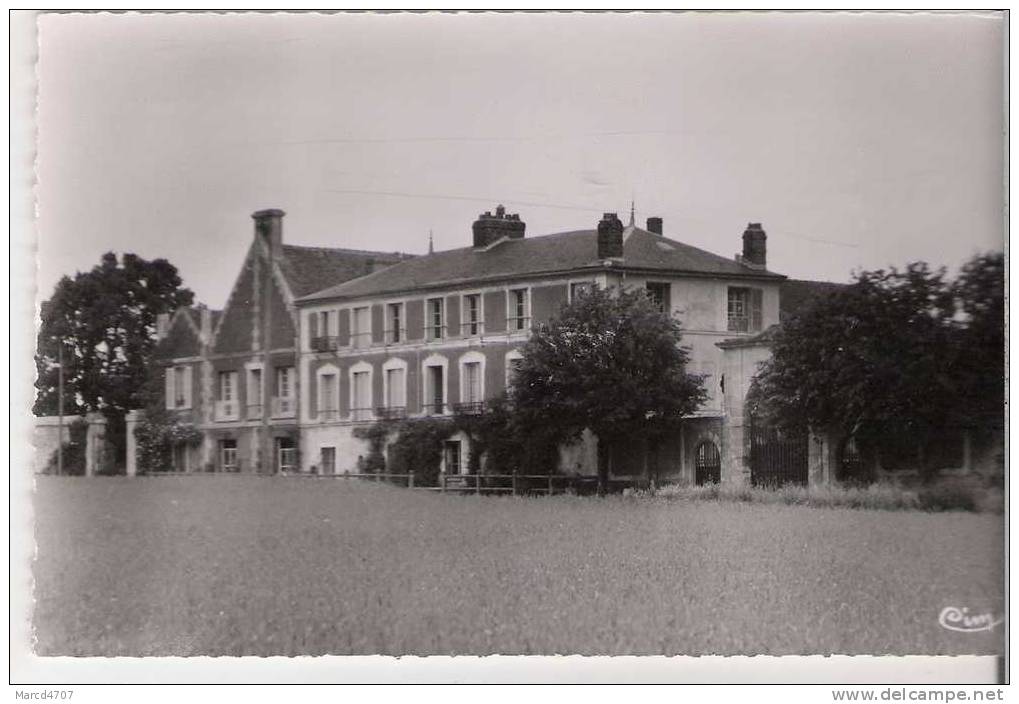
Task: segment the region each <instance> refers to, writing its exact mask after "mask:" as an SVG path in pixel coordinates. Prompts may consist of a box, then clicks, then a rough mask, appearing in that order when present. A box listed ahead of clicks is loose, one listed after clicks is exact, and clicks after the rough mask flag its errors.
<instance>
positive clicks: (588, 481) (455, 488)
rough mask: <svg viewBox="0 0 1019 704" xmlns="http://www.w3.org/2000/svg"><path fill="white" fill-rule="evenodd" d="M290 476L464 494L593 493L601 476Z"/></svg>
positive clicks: (617, 483)
mask: <svg viewBox="0 0 1019 704" xmlns="http://www.w3.org/2000/svg"><path fill="white" fill-rule="evenodd" d="M287 476H290V477H305V478H308V479H341V480H342V479H359V480H363V481H375V482H386V483H389V484H395V485H397V486H402V487H406V488H408V489H417V490H423V491H438V492H440V493H461V494H512V495H513V496H517V495H520V494H545V495H548V496H552V495H553V494H565V493H568V492H570V491H571V490H572V492H574V493H577V494H594V493H597V491H598V477H596V476H578V475H563V474H446V473H445V472H440V473H439V480H438V485H437V486H422V485H421V484H419V483H418V482H417V481H416V478H417V475H416V473H414V472H409V473H404V474H396V473H388V472H379V473H366V472H345V473H342V474H306V473H293V474H287ZM607 484H608V488H611V489H616V490H618V489H623V488H634V489H644V488H647V487H648V486H649V484H650V480H648V479H647V478H645V477H616V478H613V479H610V480H609V481H608V482H607Z"/></svg>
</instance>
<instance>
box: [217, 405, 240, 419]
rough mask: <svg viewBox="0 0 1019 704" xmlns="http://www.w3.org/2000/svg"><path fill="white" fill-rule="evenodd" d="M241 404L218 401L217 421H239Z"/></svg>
mask: <svg viewBox="0 0 1019 704" xmlns="http://www.w3.org/2000/svg"><path fill="white" fill-rule="evenodd" d="M239 417H240V404H239V403H237V402H236V401H216V420H238V419H239Z"/></svg>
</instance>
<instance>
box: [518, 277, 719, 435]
mask: <svg viewBox="0 0 1019 704" xmlns="http://www.w3.org/2000/svg"><path fill="white" fill-rule="evenodd" d="M681 341H682V331H681V328H680V324H679V321H678V320H676V319H675V318H672V317H670V316H669V315H668V314H666V313H663V312H661V311H659V309H658V308H657V307H656V306H655V304H654V303H653V302H652V301H651V300H650V299H649V298H648V297H647V296H646V294H645V293H644V292H643V291H639V290H615V289H613V290H610V291H606V290H601V289H598V288H595V289H593V290H591V291H590V292H589V293H586V294H582V295H579V296H578V297H577V298H576V300H574V301H573V302H572V303H571V304H570V305H568V306H566V307H564V308H563V310H562V311H561V312H560V313H559V315H558V316H557V317H555V318H554V319H552V320H551V321H550V322H549V323H548V324H547V325H545V326H542V327H540V328H538V329H536V330H535V331H534V333H533V334H532V335H531V338H530V339H529V340H528V342H527V344H526V345H525V346H524V348H523V350H522V352H523V359H522V360H521V362H520V366H519V368H518V370H517V373H516V376H515V380H514V384H513V395H512V401H513V404H514V407H515V410H516V412H517V413H518V414H520V416H521V417H522V420H523V422H524V425H525V427H530V428H534V429H536V430H540V431H541V433H542V435H544V436H551V437H555V438H557V439H559V440H570V439H574V438H576V437H578V436H579V435H580V433H581V432H582V431H583V430H584V429H585V428H589V429H591V431H593V432H594V433H595V434H596V435H597V436H598V437H599V439H600V440H601V441H603V442H600V443H599V447H602V445H603V444H607V443H609V442H611V441H612V440H613V439H614V438H619V437H622V436H627V437H653V436H655V435H656V434H658V433H662V432H666V431H667V430H669V429H674V428H676V427H677V426H678V424H679V423H680V422H681V420H682V418H683V417H684V416H685V415H688V414H690V413H691V412H693V411H694V410H695V409H696V408H697V407H698V406H699V405H700V404H701V403H702V402H703V401H704V399H705V397H706V393H705V391H704V388H703V385H702V379H701V378H700V377H698V376H695V375H691V374H688V373H687V371H686V367H687V362H688V361H689V353H688V351H687V350H686V348H684V347H682V346H681V345H680V343H681Z"/></svg>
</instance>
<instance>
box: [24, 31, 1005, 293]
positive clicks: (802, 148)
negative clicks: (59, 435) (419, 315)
mask: <svg viewBox="0 0 1019 704" xmlns="http://www.w3.org/2000/svg"><path fill="white" fill-rule="evenodd" d="M39 28H40V64H39V74H38V75H39V81H40V95H39V122H38V125H39V155H38V158H39V160H38V178H39V184H38V190H37V195H38V212H39V221H38V229H39V287H40V291H39V292H40V295H41V296H42V297H48V296H49V295H50V293H51V291H52V287H53V285H54V283H55V282H56V280H57V279H58V278H59V277H60V276H61V275H63V274H73V273H74V272H75V271H77V270H80V269H88V268H90V267H91V266H92V265H94V264H95V263H97V262H98V260H99V257H100V255H101V254H102V253H103V252H104V251H107V250H114V251H116V252H118V253H119V252H124V251H132V252H136V253H138V254H140V255H141V256H144V257H146V258H154V257H165V258H167V259H169V260H170V261H171V262H173V263H174V264H175V265H176V266H177V267H178V268H179V269H180V271H181V274H182V276H183V278H184V281H185V284H186V285H187V286H189V287H191V288H192V289H193V290H194V291H195V293H196V294H197V297H198V299H199V300H201V301H204V302H207V303H208V304H210V305H212V306H214V307H220V306H222V305H223V304H224V302H225V300H226V296H227V294H228V293H229V289H230V287H231V286H232V284H233V281H234V278H235V277H236V275H237V272H238V270H239V267H240V265H241V260H242V257H243V254H244V252H245V250H246V248H247V247H248V245H249V243H250V240H251V237H252V233H253V227H252V221H251V218H250V214H251V213H252V211H254V210H257V209H261V208H269V207H277V208H282V209H284V210H285V211H286V212H287V216H286V219H285V222H284V239H285V241H286V242H289V243H293V244H305V245H320V246H341V247H355V248H364V249H379V250H386V251H389V250H401V251H408V252H418V253H420V252H424V251H425V250H426V248H427V240H428V231H429V230H433V231H434V236H435V244H436V248H437V249H447V248H453V247H461V246H465V245H468V244H469V243H470V237H471V235H470V226H471V222H472V221H473V220H474V218H475V217H476V216H477V214H478V213H479V212H482V211H484V210H488V209H492V208H494V207H495V205H496V204H498V203H504V204H505V205H506V206H507V207H508V209H509V210H510V211H511V212H519V213H520V215H521V218H522V219H523V220H524V221H526V223H527V234H528V236H531V235H540V234H545V233H549V232H556V231H562V230H569V229H580V228H585V227H593V226H594V225H595V223H596V222H597V220H598V218H599V217H600V214H601V213H602V212H605V211H617V212H619V214H620V216H621V217H623V219H624V220H625V219H626V218H627V217H628V211H629V207H630V201H631V198H632V199H634V200H635V201H636V210H637V218H638V222H643V221H644V219H645V218H646V217H647V216H650V215H659V216H662V217H663V218H664V220H665V234H666V235H668V236H669V237H672V238H675V239H678V240H680V241H683V242H687V243H690V244H693V245H695V246H698V247H702V248H705V249H708V250H710V251H713V252H716V253H718V254H722V255H725V256H732V255H733V254H734V253H736V252H737V251H739V249H740V246H741V240H740V237H741V234H742V232H743V229H744V227H745V226H746V224H747V222H750V221H753V222H761V223H763V225H764V228H765V230H766V231H767V233H768V264H769V268H771V269H773V270H775V271H778V272H780V273H783V274H787V275H789V276H791V277H796V278H813V279H828V280H835V281H844V280H846V279H847V278H848V276H849V274H850V272H851V270H853V269H854V268H859V267H864V268H875V267H880V266H886V265H889V264H903V263H905V262H908V261H911V260H915V259H924V260H927V261H929V262H932V263H936V264H946V265H949V266H952V267H954V266H957V265H958V264H959V263H961V262H962V261H963V260H965V259H966V258H968V257H969V256H971V255H972V254H974V253H976V252H979V251H986V250H988V249H1001V248H1002V246H1003V224H1002V222H1003V220H1002V218H1003V206H1002V199H1003V196H1002V182H1003V177H1002V170H1003V164H1004V159H1003V144H1004V142H1003V136H1002V134H1003V130H1004V120H1003V65H1002V61H1003V43H1002V42H1003V21H1002V19H1001V18H1000V16H994V15H968V16H967V15H930V14H907V15H902V14H898V15H896V14H886V15H878V14H847V13H838V14H835V13H832V14H795V15H794V14H779V13H765V14H761V13H756V14H754V13H741V14H711V15H706V14H664V15H663V14H659V15H654V16H651V15H646V14H633V15H609V14H586V15H581V14H576V15H552V14H545V15H536V14H526V15H524V14H520V15H493V14H484V15H435V14H431V15H427V14H425V15H421V14H419V15H371V14H364V15H337V16H319V15H288V16H284V15H272V14H264V15H255V14H247V15H225V16H224V15H199V16H195V15H124V16H118V15H51V16H44V17H43V18H42V19H41V20H40V23H39Z"/></svg>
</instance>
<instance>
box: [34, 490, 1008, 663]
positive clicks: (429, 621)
mask: <svg viewBox="0 0 1019 704" xmlns="http://www.w3.org/2000/svg"><path fill="white" fill-rule="evenodd" d="M34 508H35V512H36V525H37V528H36V536H37V548H38V556H37V561H36V562H35V564H34V570H33V571H34V577H35V597H36V611H35V614H34V625H35V629H36V637H37V639H38V640H37V646H36V651H37V653H38V654H40V655H298V654H306V655H321V654H372V653H383V654H489V653H507V654H519V653H528V654H555V653H582V654H667V655H671V654H707V653H720V654H736V653H743V654H750V653H771V654H804V653H877V654H883V653H896V654H905V653H922V654H942V653H952V654H959V653H997V652H999V650H1000V645H999V644H1000V639H1001V632H1002V631H1001V627H998V629H996V630H994V631H992V632H990V633H987V632H985V633H956V632H952V631H949V630H946V629H944V628H942V627H941V626H939V625H938V615H939V613H940V611H941V610H942V609H943V608H945V607H948V606H956V607H959V608H962V607H967V608H969V609H970V611H971V612H978V611H986V610H993V611H994V612H995V614H997V615H1000V614H1001V611H1002V607H1003V595H1002V566H1001V563H1002V537H1001V535H1002V533H1001V531H1002V525H1003V524H1002V517H1001V516H994V515H974V514H969V513H946V514H926V513H920V512H887V511H865V510H848V509H812V508H802V507H788V506H770V505H755V504H740V503H722V504H717V503H709V502H706V503H691V504H686V503H683V504H676V503H664V502H657V501H653V500H634V499H626V498H623V497H609V498H606V499H597V498H580V497H567V496H563V497H554V498H551V499H550V498H525V497H478V496H453V495H439V494H432V493H427V492H414V491H408V490H406V489H399V488H395V487H390V486H385V485H376V484H369V483H358V482H357V481H356V480H353V481H352V480H340V479H296V478H290V479H287V478H262V477H238V476H193V477H160V478H132V479H128V478H94V479H84V478H59V477H39V478H38V480H37V489H36V496H35V504H34Z"/></svg>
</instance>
